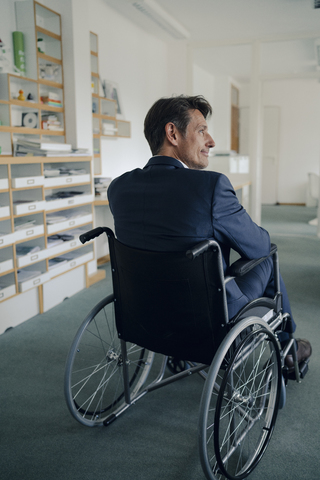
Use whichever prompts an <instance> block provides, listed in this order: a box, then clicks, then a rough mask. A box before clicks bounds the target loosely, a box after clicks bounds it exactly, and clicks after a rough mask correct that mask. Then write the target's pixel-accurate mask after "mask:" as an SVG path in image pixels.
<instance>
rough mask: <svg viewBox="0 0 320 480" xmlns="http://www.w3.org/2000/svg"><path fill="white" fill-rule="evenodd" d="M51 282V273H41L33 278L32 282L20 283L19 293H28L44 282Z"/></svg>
mask: <svg viewBox="0 0 320 480" xmlns="http://www.w3.org/2000/svg"><path fill="white" fill-rule="evenodd" d="M48 280H50V272H45V273H41V274H40V275H37V276H36V277H33V278H31V279H30V280H25V281H24V282H19V292H20V293H22V292H26V291H27V290H30V288H34V287H38V286H39V285H41V284H42V283H44V282H47V281H48Z"/></svg>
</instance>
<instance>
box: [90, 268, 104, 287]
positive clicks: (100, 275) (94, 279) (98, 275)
mask: <svg viewBox="0 0 320 480" xmlns="http://www.w3.org/2000/svg"><path fill="white" fill-rule="evenodd" d="M104 278H106V272H105V270H97V271H96V273H94V274H93V275H89V276H88V278H87V288H88V287H91V285H94V284H95V283H97V282H100V280H103V279H104Z"/></svg>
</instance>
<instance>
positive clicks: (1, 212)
mask: <svg viewBox="0 0 320 480" xmlns="http://www.w3.org/2000/svg"><path fill="white" fill-rule="evenodd" d="M9 216H10V207H9V205H8V206H6V207H0V218H4V217H9Z"/></svg>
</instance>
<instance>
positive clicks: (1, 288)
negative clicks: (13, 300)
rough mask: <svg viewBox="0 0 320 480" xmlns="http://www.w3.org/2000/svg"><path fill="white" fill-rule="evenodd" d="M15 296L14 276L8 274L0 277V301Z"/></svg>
mask: <svg viewBox="0 0 320 480" xmlns="http://www.w3.org/2000/svg"><path fill="white" fill-rule="evenodd" d="M15 294H16V285H15V280H14V274H13V273H9V274H8V275H3V276H1V277H0V301H1V302H2V301H3V300H6V299H7V298H10V297H12V296H13V295H15Z"/></svg>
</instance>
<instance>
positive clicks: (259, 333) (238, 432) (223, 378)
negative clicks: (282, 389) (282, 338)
mask: <svg viewBox="0 0 320 480" xmlns="http://www.w3.org/2000/svg"><path fill="white" fill-rule="evenodd" d="M239 329H240V328H239ZM239 336H240V335H239ZM236 338H237V337H235V340H234V343H235V344H236V345H237V346H236V347H235V346H234V344H230V345H229V346H228V349H227V347H226V350H225V351H224V357H223V358H220V359H219V364H220V365H221V366H220V368H219V371H217V367H216V370H213V371H216V372H217V373H216V374H215V378H214V379H213V381H212V385H215V384H218V386H219V388H215V389H213V388H212V389H211V391H210V396H208V397H207V399H206V400H205V402H204V400H203V407H202V408H203V409H205V416H206V417H205V418H206V430H205V432H206V439H205V443H202V447H201V448H203V449H204V453H203V454H202V453H201V461H202V464H203V466H204V469H205V471H207V472H208V471H210V472H211V473H210V475H211V474H212V475H213V476H210V477H209V476H208V478H212V479H215V478H219V479H220V478H221V480H222V479H224V478H228V479H231V480H234V479H239V480H240V479H242V478H244V477H245V476H247V475H248V474H249V473H250V472H251V471H252V469H253V468H254V466H255V465H256V464H257V462H258V461H259V460H260V458H261V456H262V455H263V453H264V451H265V448H266V445H267V443H268V441H269V439H270V436H271V433H272V430H273V426H274V422H275V418H276V413H277V399H278V394H277V392H278V389H279V381H278V379H279V374H280V373H281V371H280V366H281V362H280V355H279V351H278V346H277V343H276V340H275V339H274V337H273V336H272V334H271V333H269V331H268V330H265V329H264V328H262V326H261V325H259V326H257V327H256V326H254V327H253V328H252V330H251V332H250V333H247V336H246V337H244V338H243V339H242V340H241V342H239V341H238V340H236ZM227 359H228V360H227ZM215 361H216V360H214V362H215ZM214 362H213V363H214ZM209 376H210V372H209ZM209 465H210V470H209V469H208V466H209ZM208 475H209V474H208Z"/></svg>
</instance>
